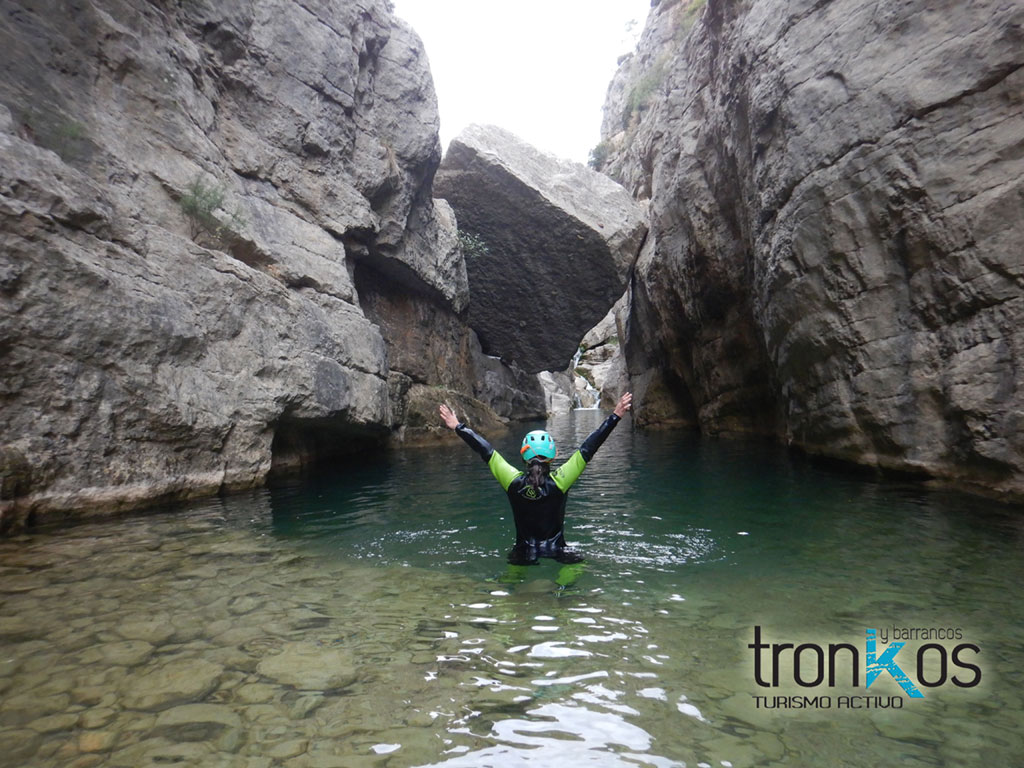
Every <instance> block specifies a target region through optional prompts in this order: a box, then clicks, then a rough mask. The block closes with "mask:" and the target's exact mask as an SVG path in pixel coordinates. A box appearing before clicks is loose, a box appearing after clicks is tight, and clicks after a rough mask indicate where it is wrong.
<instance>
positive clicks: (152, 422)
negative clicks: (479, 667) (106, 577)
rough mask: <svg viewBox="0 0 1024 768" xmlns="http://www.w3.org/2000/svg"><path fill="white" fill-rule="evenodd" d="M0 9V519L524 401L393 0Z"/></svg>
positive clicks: (209, 475)
mask: <svg viewBox="0 0 1024 768" xmlns="http://www.w3.org/2000/svg"><path fill="white" fill-rule="evenodd" d="M0 14H2V15H0V73H2V75H0V423H2V425H3V426H2V430H3V431H2V434H0V528H4V527H10V526H12V525H18V524H20V523H22V522H24V521H25V520H26V519H28V518H31V517H33V516H36V517H40V516H44V515H49V516H51V517H52V516H55V515H59V514H61V513H64V512H67V513H69V514H71V513H73V514H81V513H88V512H91V511H95V510H100V509H111V508H124V507H129V506H134V505H138V504H142V503H148V502H151V501H154V500H157V499H171V498H185V497H189V496H193V495H198V494H206V493H212V492H217V491H218V490H224V489H231V488H237V487H245V486H251V485H255V484H259V483H262V482H264V480H265V478H266V477H267V476H268V474H269V473H271V472H272V471H273V470H276V469H282V470H284V469H288V468H295V467H297V466H300V465H304V464H306V463H308V462H310V461H313V460H316V459H323V458H332V457H336V456H337V457H340V456H343V455H344V454H346V453H348V452H351V451H354V450H365V449H366V448H367V447H372V446H375V445H382V444H385V443H386V442H388V441H389V440H390V439H393V437H394V436H399V437H407V438H410V439H412V438H414V437H415V433H416V432H417V425H419V426H420V427H425V426H426V425H427V422H428V416H427V415H425V414H428V413H430V414H431V415H432V416H433V415H434V414H433V413H432V412H433V411H436V402H437V400H438V399H441V398H447V399H449V400H451V401H453V402H454V403H455V404H456V405H457V406H459V407H460V408H461V409H462V411H464V412H472V413H474V414H475V416H476V418H477V423H483V424H484V425H492V426H497V425H498V424H500V423H501V418H500V417H499V412H502V411H503V412H505V413H509V412H510V411H511V410H512V408H513V404H512V403H511V402H510V399H514V398H516V397H519V398H521V399H522V400H524V401H525V402H526V403H527V404H528V403H530V402H532V403H533V405H534V408H535V410H542V409H543V402H542V399H541V395H540V392H539V388H537V387H536V386H535V385H533V389H530V387H527V391H523V392H520V393H519V394H518V395H516V394H510V391H511V390H507V389H503V387H504V385H505V384H507V383H513V384H514V383H515V382H516V381H517V380H518V378H519V377H521V372H517V371H515V370H510V369H508V368H507V367H505V366H503V365H501V364H500V362H496V361H493V360H491V359H490V358H487V357H486V356H485V355H483V354H482V353H481V352H480V349H479V342H477V341H476V339H475V335H474V334H473V332H472V331H471V330H470V329H469V327H468V325H467V324H466V322H465V314H466V306H467V302H468V283H467V279H466V270H465V262H464V260H463V256H462V252H461V249H460V248H459V245H458V241H457V238H456V230H455V222H454V218H453V216H452V213H451V210H450V209H449V208H448V206H447V205H446V204H444V203H440V202H439V203H435V201H434V200H433V199H432V197H431V185H432V180H433V175H434V172H435V170H436V168H437V165H438V163H439V162H440V156H441V151H440V145H439V141H438V115H437V104H436V99H435V96H434V90H433V84H432V80H431V77H430V72H429V68H428V65H427V61H426V57H425V55H424V52H423V48H422V45H421V43H420V41H419V39H418V37H417V36H416V35H415V34H414V33H413V32H412V30H411V29H409V28H408V27H407V26H406V25H405V24H404V23H402V22H401V21H399V20H397V19H396V18H395V17H394V16H393V14H392V11H391V6H390V4H389V3H388V2H386V0H349V1H348V2H342V3H325V2H312V3H297V2H292V1H291V0H258V1H254V0H225V1H224V2H216V3H198V2H197V3H191V2H188V3H185V2H182V3H179V2H171V1H170V0H151V1H147V0H96V2H89V3H76V2H71V1H70V0H66V1H63V0H26V1H25V2H19V3H17V4H13V5H12V4H6V5H4V7H3V9H2V11H0ZM410 323H411V324H413V325H415V324H416V323H420V324H423V325H428V326H429V327H430V333H429V334H424V333H423V332H422V330H421V332H420V333H419V335H417V334H415V333H408V332H406V331H404V330H403V329H404V328H405V327H406V326H407V325H408V324H410ZM420 345H426V349H427V353H426V354H422V355H418V354H417V350H418V349H419V347H420ZM484 373H486V374H487V376H484ZM488 377H489V378H488ZM485 379H486V382H484V380H485ZM481 398H483V399H481ZM516 405H519V406H522V405H523V402H517V403H516ZM410 424H412V427H411V428H409V427H410Z"/></svg>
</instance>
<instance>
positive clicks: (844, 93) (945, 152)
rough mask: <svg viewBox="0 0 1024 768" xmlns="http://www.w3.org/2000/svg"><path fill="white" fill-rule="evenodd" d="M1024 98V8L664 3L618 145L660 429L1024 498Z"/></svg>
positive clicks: (645, 361)
mask: <svg viewBox="0 0 1024 768" xmlns="http://www.w3.org/2000/svg"><path fill="white" fill-rule="evenodd" d="M1022 93H1024V6H1022V5H1021V4H1020V3H1003V2H996V0H992V1H991V2H982V3H981V4H980V5H971V6H969V7H968V6H965V5H963V4H956V3H940V4H938V5H936V4H934V3H929V2H924V1H923V0H914V1H912V2H908V3H902V4H895V5H889V6H886V7H885V8H884V9H882V10H881V11H880V10H879V6H878V5H877V4H875V3H872V2H867V0H837V2H832V3H826V4H821V3H816V2H813V1H812V0H806V1H804V0H801V2H789V1H788V0H755V1H754V2H751V3H743V4H736V3H731V2H728V1H727V0H707V2H706V4H705V3H703V2H699V1H694V0H691V2H678V1H677V2H671V1H670V0H662V2H661V3H659V4H658V5H657V7H655V8H654V9H653V10H652V12H651V16H650V18H649V20H648V28H647V30H646V31H645V33H644V36H643V38H642V43H641V46H640V49H639V50H638V51H637V53H636V54H635V55H634V56H633V57H631V58H630V59H629V60H628V61H627V62H625V63H624V67H623V71H622V73H621V74H620V77H619V79H618V80H617V82H616V84H614V86H613V87H612V88H611V89H610V91H609V95H610V101H609V103H608V112H609V117H608V120H606V124H605V130H606V137H605V138H606V141H607V142H608V147H609V148H610V150H611V151H610V154H609V156H608V158H607V161H606V163H605V169H606V170H607V171H608V172H609V173H611V174H612V175H614V176H616V177H617V178H619V179H621V180H622V182H623V183H624V184H625V185H626V186H627V187H628V188H630V189H631V190H633V191H634V192H635V193H636V194H637V195H640V196H648V195H649V196H650V200H651V237H650V241H649V247H648V248H647V250H646V251H645V253H644V255H643V256H642V257H641V258H640V259H639V261H638V263H637V267H636V273H635V274H636V280H635V282H634V290H633V292H632V296H631V311H630V322H629V328H628V329H627V332H626V346H627V349H626V354H627V360H628V361H629V363H630V368H631V371H632V373H633V374H634V381H635V384H636V385H637V386H642V387H651V389H652V392H656V393H657V398H656V401H657V403H658V404H659V411H660V413H659V414H658V415H656V414H654V413H652V412H651V410H650V409H648V408H647V407H646V402H645V401H641V402H640V403H639V407H638V417H639V418H640V420H644V419H648V420H652V419H655V418H671V417H672V416H673V415H674V416H678V417H681V418H683V419H684V420H691V421H693V422H695V423H696V424H697V425H699V426H700V428H701V429H703V430H704V431H707V432H730V431H731V432H756V433H764V434H773V435H776V436H778V437H779V438H781V439H782V440H785V441H787V442H789V443H792V444H794V445H797V446H800V447H802V448H804V449H806V450H808V451H811V452H814V453H818V454H826V455H829V456H833V457H838V458H843V459H848V460H851V461H855V462H860V463H864V464H869V465H873V466H878V467H883V468H885V467H891V468H895V469H900V470H908V471H914V472H923V473H926V474H929V475H932V476H934V477H937V478H942V479H945V480H949V481H952V482H955V483H957V484H958V485H960V486H962V487H969V488H970V487H973V488H984V489H987V490H988V491H992V490H995V491H998V492H1006V493H1013V494H1017V495H1022V494H1024V448H1022V443H1021V441H1020V439H1019V435H1020V432H1021V429H1022V424H1024V422H1022V419H1024V388H1022V379H1021V377H1020V376H1019V375H1018V373H1017V372H1018V371H1019V370H1020V369H1021V366H1022V365H1024V322H1022V320H1024V290H1022V289H1024V269H1022V261H1021V258H1020V246H1019V244H1020V243H1021V242H1022V241H1024V218H1022V217H1021V216H1020V215H1019V210H1020V207H1021V201H1022V199H1024V159H1022V158H1024V152H1022V147H1024V145H1022V138H1021V137H1024V108H1022V101H1021V94H1022ZM613 132H614V133H613ZM665 393H668V394H670V395H671V396H672V399H674V402H675V405H676V408H675V414H673V413H672V411H673V409H672V408H663V407H662V406H663V405H664V404H665V397H664V395H665Z"/></svg>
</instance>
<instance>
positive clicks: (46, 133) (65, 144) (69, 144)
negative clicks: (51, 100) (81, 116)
mask: <svg viewBox="0 0 1024 768" xmlns="http://www.w3.org/2000/svg"><path fill="white" fill-rule="evenodd" d="M21 135H22V136H23V137H24V138H26V139H28V140H29V141H31V142H32V143H34V144H36V145H37V146H40V147H43V148H44V149H49V150H50V151H52V152H56V153H57V154H58V155H60V158H61V160H63V161H64V162H65V163H71V162H73V161H75V160H81V159H82V158H84V157H85V156H86V155H87V154H88V148H89V147H88V142H89V137H88V135H87V134H86V130H85V126H84V125H83V124H82V123H80V122H78V121H77V120H72V119H70V118H67V117H65V116H64V115H62V114H60V113H58V112H51V111H47V112H42V111H39V110H37V109H28V110H25V111H23V112H22V113H21Z"/></svg>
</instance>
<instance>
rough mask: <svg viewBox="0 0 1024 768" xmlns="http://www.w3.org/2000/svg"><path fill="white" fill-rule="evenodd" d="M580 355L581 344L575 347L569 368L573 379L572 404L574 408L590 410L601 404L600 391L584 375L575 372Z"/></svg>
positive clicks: (581, 352)
mask: <svg viewBox="0 0 1024 768" xmlns="http://www.w3.org/2000/svg"><path fill="white" fill-rule="evenodd" d="M582 357H583V347H582V345H581V346H580V347H579V348H577V350H576V354H575V355H573V358H572V367H571V368H570V371H571V372H572V380H573V391H572V404H573V409H574V410H577V411H592V410H595V409H597V408H599V407H600V405H601V392H600V391H599V390H597V389H595V388H594V386H593V385H592V384H591V383H590V382H589V381H588V380H587V379H586V377H584V376H580V375H579V374H578V373H576V368H577V367H579V364H580V359H581V358H582ZM581 383H582V384H581Z"/></svg>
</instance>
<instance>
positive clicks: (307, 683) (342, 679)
mask: <svg viewBox="0 0 1024 768" xmlns="http://www.w3.org/2000/svg"><path fill="white" fill-rule="evenodd" d="M256 671H257V672H259V673H260V674H261V675H263V676H264V677H266V678H269V679H271V680H273V681H274V682H276V683H277V684H279V685H290V686H292V687H293V688H298V689H299V690H302V691H327V690H331V689H334V688H347V687H348V686H350V685H351V684H352V683H354V682H355V680H356V670H355V666H354V664H353V660H352V655H351V654H350V653H348V652H346V651H344V650H342V649H340V648H323V647H320V646H317V645H313V644H312V643H302V642H296V643H286V644H285V645H284V647H283V648H282V649H281V652H280V653H278V654H276V655H274V656H268V657H267V658H265V659H263V660H262V661H261V662H260V663H259V665H258V666H257V667H256Z"/></svg>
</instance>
